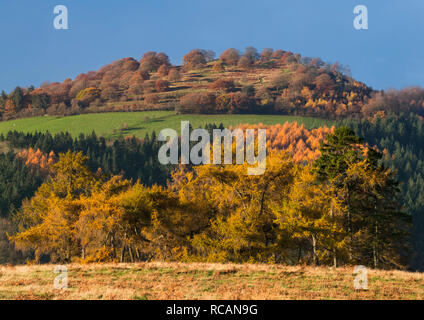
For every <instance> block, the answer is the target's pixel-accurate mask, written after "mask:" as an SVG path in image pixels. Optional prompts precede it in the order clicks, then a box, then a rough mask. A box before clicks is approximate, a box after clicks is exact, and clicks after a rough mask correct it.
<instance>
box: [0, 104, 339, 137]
mask: <svg viewBox="0 0 424 320" xmlns="http://www.w3.org/2000/svg"><path fill="white" fill-rule="evenodd" d="M181 121H190V124H191V125H192V127H194V128H199V127H203V126H205V125H206V124H212V123H215V124H217V125H219V124H220V123H222V124H223V125H224V126H225V127H229V126H233V127H234V126H236V125H239V124H243V123H250V124H257V123H263V124H266V125H273V124H277V123H280V124H283V123H285V122H298V123H301V124H304V125H305V127H307V128H309V129H311V128H317V127H320V126H323V125H326V126H331V125H333V122H332V121H330V120H325V119H318V118H309V117H296V116H280V115H227V114H225V115H177V114H175V113H174V112H172V111H145V112H116V113H97V114H83V115H77V116H69V117H51V116H44V117H35V118H27V119H18V120H11V121H5V122H0V134H6V133H7V132H8V131H10V130H16V131H23V132H36V131H41V132H45V131H49V132H50V133H52V134H55V133H58V132H61V131H64V132H69V133H71V134H72V135H73V136H77V135H79V134H80V133H84V134H89V133H91V132H93V131H95V132H96V134H98V135H103V136H104V137H105V138H117V137H118V136H119V135H124V136H128V135H134V136H136V137H140V138H142V137H144V136H145V135H146V133H151V132H153V131H156V133H159V131H161V130H162V129H165V128H172V129H176V130H179V129H180V127H181Z"/></svg>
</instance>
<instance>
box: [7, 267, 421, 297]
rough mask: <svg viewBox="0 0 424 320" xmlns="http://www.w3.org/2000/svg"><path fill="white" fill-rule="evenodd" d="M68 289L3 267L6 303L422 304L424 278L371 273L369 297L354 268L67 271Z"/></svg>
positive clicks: (35, 272) (39, 274)
mask: <svg viewBox="0 0 424 320" xmlns="http://www.w3.org/2000/svg"><path fill="white" fill-rule="evenodd" d="M67 268H68V289H67V290H57V289H54V286H53V281H54V279H55V277H56V276H57V274H55V273H54V272H53V271H54V269H55V266H54V265H41V266H40V265H38V266H17V267H5V266H1V267H0V274H1V277H0V299H34V300H51V299H54V300H56V299H78V300H84V299H117V300H119V299H133V300H140V299H141V300H157V299H176V300H183V299H194V300H196V299H219V300H221V299H224V300H226V299H229V300H233V299H243V300H244V299H247V300H250V299H258V300H263V299H267V300H269V299H271V300H273V299H325V300H327V299H353V300H355V299H358V300H368V299H373V300H374V299H378V300H389V299H396V300H398V299H417V300H421V299H423V298H424V274H422V273H410V272H403V271H380V270H369V279H368V286H369V290H368V291H357V290H355V288H354V285H353V281H354V278H355V276H354V274H353V268H347V267H346V268H337V269H332V268H325V267H319V268H313V267H302V266H298V267H286V266H281V265H260V264H258V265H249V264H245V265H237V264H203V263H190V264H183V263H156V262H150V263H137V264H88V265H87V264H86V265H78V264H71V265H67Z"/></svg>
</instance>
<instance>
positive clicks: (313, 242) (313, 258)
mask: <svg viewBox="0 0 424 320" xmlns="http://www.w3.org/2000/svg"><path fill="white" fill-rule="evenodd" d="M312 255H313V256H312V263H313V265H314V266H316V265H317V239H316V238H315V236H314V235H312Z"/></svg>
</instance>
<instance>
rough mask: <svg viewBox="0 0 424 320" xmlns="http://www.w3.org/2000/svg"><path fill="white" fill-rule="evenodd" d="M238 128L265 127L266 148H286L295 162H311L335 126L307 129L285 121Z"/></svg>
mask: <svg viewBox="0 0 424 320" xmlns="http://www.w3.org/2000/svg"><path fill="white" fill-rule="evenodd" d="M239 128H240V129H242V130H246V129H254V130H255V131H256V130H258V129H266V137H267V148H268V149H271V150H286V151H288V152H289V153H290V154H292V156H293V160H294V161H296V162H303V161H306V162H311V161H313V160H315V159H317V158H318V157H319V155H320V151H319V148H320V144H321V142H322V141H324V139H325V137H326V135H327V134H329V133H333V132H334V130H335V128H334V127H332V128H327V127H321V128H318V129H313V130H308V129H306V128H305V127H304V125H299V124H298V123H297V122H292V123H289V122H286V123H285V124H283V125H281V124H276V125H271V126H266V125H263V124H257V125H251V124H243V125H241V126H239Z"/></svg>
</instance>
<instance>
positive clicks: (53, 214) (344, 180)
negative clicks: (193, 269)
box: [10, 127, 410, 268]
mask: <svg viewBox="0 0 424 320" xmlns="http://www.w3.org/2000/svg"><path fill="white" fill-rule="evenodd" d="M361 145H362V141H361V139H359V138H358V137H357V136H356V135H355V134H354V132H353V131H352V130H351V129H348V128H345V127H342V128H338V129H336V130H335V132H334V133H333V134H329V135H328V136H327V142H325V143H323V144H322V146H321V156H320V157H319V158H318V159H317V160H316V161H315V162H313V163H312V164H310V165H308V164H306V165H305V164H298V163H296V162H294V161H293V160H292V159H291V157H290V155H289V154H288V153H286V152H284V151H280V152H272V153H271V154H270V155H269V156H268V159H267V162H268V163H267V171H266V173H265V174H264V175H262V176H246V175H245V172H246V168H245V166H246V164H245V165H201V166H196V167H180V168H178V169H177V170H175V171H173V173H172V178H171V179H170V181H169V183H168V184H167V186H157V185H153V186H150V187H149V186H146V185H144V184H143V183H142V182H140V181H138V182H136V183H132V182H131V181H129V180H127V179H125V178H123V177H122V176H120V175H114V176H112V177H108V176H106V175H103V174H102V173H101V172H93V171H91V170H90V167H89V166H88V158H87V157H86V156H84V155H83V154H82V153H81V152H79V153H76V152H71V151H69V152H67V153H61V154H60V155H59V161H58V162H57V163H56V164H54V165H53V166H52V174H51V176H50V177H49V178H48V179H47V180H46V182H44V183H43V184H42V185H41V186H40V188H39V189H38V190H37V192H36V193H35V195H34V197H32V198H31V199H29V200H27V201H25V202H24V204H23V206H22V209H21V210H19V212H18V213H17V214H16V215H15V217H14V219H15V222H16V223H17V225H18V226H19V229H18V232H16V233H15V234H13V235H10V240H11V241H12V242H13V243H15V244H16V246H17V248H20V249H22V250H30V251H31V250H32V251H33V252H34V255H35V259H36V260H38V261H40V260H41V259H43V257H44V259H46V257H48V260H49V261H61V262H70V261H86V262H101V261H149V260H156V259H161V260H172V261H209V262H265V263H285V264H299V263H306V264H311V265H334V266H340V265H350V264H365V265H368V266H372V267H375V268H393V267H395V268H403V267H405V266H406V265H407V264H408V257H409V256H408V244H409V243H408V232H409V228H410V221H409V216H408V215H407V214H406V213H405V212H403V211H402V208H401V206H400V202H399V201H397V195H398V191H399V190H398V186H397V181H396V179H395V174H394V173H393V172H392V171H391V170H390V169H387V168H386V167H385V166H384V165H382V164H380V163H379V159H380V158H381V157H382V155H381V154H380V153H379V152H378V151H376V150H374V149H368V151H367V152H364V148H363V147H361Z"/></svg>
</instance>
